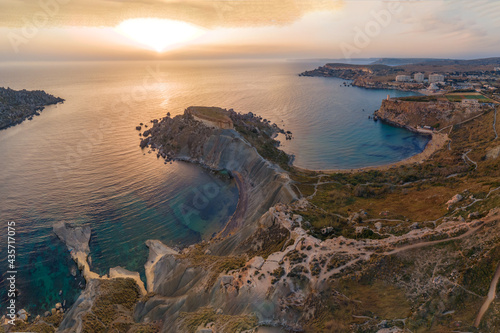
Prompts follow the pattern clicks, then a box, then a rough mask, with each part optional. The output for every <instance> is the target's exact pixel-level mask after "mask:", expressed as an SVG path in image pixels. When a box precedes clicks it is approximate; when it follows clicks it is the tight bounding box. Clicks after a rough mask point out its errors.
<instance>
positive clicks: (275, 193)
mask: <svg viewBox="0 0 500 333" xmlns="http://www.w3.org/2000/svg"><path fill="white" fill-rule="evenodd" d="M247 117H248V118H246V119H248V120H246V121H244V120H242V119H243V118H241V117H239V116H235V115H234V114H233V117H232V120H233V122H234V123H235V128H238V129H240V130H241V132H240V131H237V130H235V129H220V128H214V127H212V126H206V125H205V124H204V123H202V122H199V121H197V120H196V119H194V118H193V117H192V116H191V115H190V114H189V113H185V114H184V115H183V116H177V117H175V118H173V119H172V118H170V117H166V118H164V119H163V120H161V121H159V122H158V123H157V124H155V125H154V126H153V128H151V129H150V130H149V131H148V133H145V135H146V136H149V135H150V137H147V138H146V139H144V140H147V145H148V146H149V147H151V148H152V149H154V150H157V151H158V154H159V155H160V156H164V157H165V158H167V159H176V160H183V161H189V162H192V163H197V164H200V165H202V166H203V167H205V168H209V169H211V170H227V171H228V172H229V173H230V174H232V175H233V177H234V179H235V181H236V183H237V185H238V189H239V203H238V207H237V210H236V212H235V213H234V215H233V216H232V217H231V218H230V220H229V222H228V223H227V225H226V227H225V228H224V230H222V231H221V232H220V233H219V235H217V236H216V237H215V238H214V239H212V241H211V242H209V243H208V244H206V246H205V250H204V253H205V254H207V255H206V257H205V256H204V255H201V257H203V259H204V260H207V262H208V264H207V265H206V266H205V265H203V264H200V263H199V262H197V260H198V261H199V260H201V259H199V257H200V256H193V254H192V253H193V251H194V250H190V249H187V250H186V251H185V252H183V253H181V254H177V253H176V251H174V250H172V249H170V248H168V247H167V246H165V245H164V244H161V243H160V242H159V241H148V242H147V245H148V247H149V248H150V255H149V258H148V262H147V264H146V265H145V268H146V276H147V279H148V281H147V285H148V292H150V293H154V294H155V296H154V297H151V298H150V299H148V300H147V301H146V302H144V303H141V302H140V303H139V304H138V305H137V307H136V311H135V319H136V320H137V321H141V322H144V321H154V320H161V321H164V322H165V324H164V326H163V331H164V332H175V331H176V328H175V325H174V322H175V320H176V318H177V317H178V315H179V313H181V312H192V311H197V310H198V309H200V308H202V307H205V306H212V307H214V308H222V310H223V311H224V313H227V314H229V315H242V314H248V313H250V312H253V311H256V310H258V307H259V306H261V302H263V301H265V298H266V297H265V294H266V293H265V291H263V293H262V295H260V296H258V295H256V294H252V293H250V291H251V289H249V288H248V287H247V286H245V285H241V286H240V285H238V284H236V285H235V284H234V283H232V282H231V281H229V280H231V279H230V278H228V275H227V274H226V276H225V277H224V274H222V273H223V272H222V271H218V270H217V267H220V265H221V264H220V261H224V260H223V259H221V258H230V257H234V256H240V255H242V254H244V253H245V252H246V251H247V250H248V249H249V247H250V246H251V244H250V243H249V242H245V241H246V240H248V239H249V237H250V236H251V235H253V234H254V233H255V231H256V230H257V229H259V228H261V227H262V225H264V224H265V223H264V222H265V221H264V222H263V223H260V221H261V220H262V219H264V220H266V219H267V217H266V213H267V212H268V210H269V208H270V207H272V206H274V205H276V204H277V203H280V202H281V203H290V202H292V201H294V200H295V199H296V195H295V193H294V192H293V191H292V189H291V188H290V182H291V180H290V178H289V177H288V174H287V173H286V172H284V171H283V170H282V169H281V168H280V167H279V166H277V165H276V164H274V163H271V162H270V161H268V160H266V159H264V158H263V157H262V156H261V155H260V154H259V153H258V151H257V149H256V148H255V147H254V146H252V145H251V144H250V142H249V141H250V140H256V139H259V140H260V139H263V138H265V140H269V141H267V142H272V139H271V138H272V137H273V133H274V132H275V131H276V128H275V127H273V125H270V124H268V123H267V122H263V121H261V120H259V119H258V118H255V117H253V115H251V116H247ZM256 119H257V120H256ZM247 129H248V130H249V132H251V133H253V134H252V135H253V136H252V137H251V138H249V137H245V133H246V131H247ZM259 135H260V136H259ZM143 142H144V141H143ZM271 224H272V223H271ZM197 258H198V259H197ZM214 262H215V264H214ZM229 275H231V274H229ZM226 280H227V281H229V282H228V283H223V282H224V281H226ZM247 289H248V290H247ZM266 302H269V304H272V300H267V301H266ZM260 310H262V309H260ZM257 312H258V313H259V315H261V316H263V317H262V318H260V319H262V320H271V319H272V316H273V315H274V312H273V311H271V312H269V313H265V312H266V311H257ZM264 317H265V318H264Z"/></svg>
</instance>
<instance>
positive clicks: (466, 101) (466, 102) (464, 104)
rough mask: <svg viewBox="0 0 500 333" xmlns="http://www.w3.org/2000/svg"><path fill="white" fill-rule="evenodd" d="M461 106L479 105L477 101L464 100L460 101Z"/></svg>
mask: <svg viewBox="0 0 500 333" xmlns="http://www.w3.org/2000/svg"><path fill="white" fill-rule="evenodd" d="M462 105H463V106H474V105H475V106H477V105H479V101H478V100H477V99H464V100H462Z"/></svg>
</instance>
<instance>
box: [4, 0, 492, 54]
mask: <svg viewBox="0 0 500 333" xmlns="http://www.w3.org/2000/svg"><path fill="white" fill-rule="evenodd" d="M494 56H500V1H494V0H491V1H490V0H478V1H470V0H469V1H462V0H388V1H377V0H217V1H212V0H128V1H127V0H104V1H103V0H29V1H28V0H0V61H43V60H56V61H57V60H148V59H154V60H157V59H230V58H255V59H259V58H266V59H267V58H280V59H283V58H286V59H300V58H309V59H310V58H329V59H351V58H380V57H410V58H413V57H432V58H455V59H470V58H483V57H494Z"/></svg>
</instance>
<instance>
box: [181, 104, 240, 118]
mask: <svg viewBox="0 0 500 333" xmlns="http://www.w3.org/2000/svg"><path fill="white" fill-rule="evenodd" d="M189 110H190V111H191V112H193V114H194V115H197V116H200V117H202V118H208V119H211V120H221V121H231V119H229V116H228V112H227V111H226V110H224V109H222V108H218V107H208V106H191V107H189Z"/></svg>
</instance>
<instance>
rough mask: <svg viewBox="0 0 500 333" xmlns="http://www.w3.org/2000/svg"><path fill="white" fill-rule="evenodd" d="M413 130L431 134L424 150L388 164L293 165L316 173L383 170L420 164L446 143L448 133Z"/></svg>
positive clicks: (298, 168)
mask: <svg viewBox="0 0 500 333" xmlns="http://www.w3.org/2000/svg"><path fill="white" fill-rule="evenodd" d="M413 131H416V132H418V133H421V134H427V135H429V134H430V135H431V140H430V141H429V142H428V143H427V145H426V146H425V148H424V150H423V151H422V152H420V153H418V154H416V155H413V156H411V157H408V158H406V159H404V160H401V161H398V162H394V163H389V164H384V165H379V166H367V167H363V168H354V169H325V170H313V169H307V168H302V167H298V166H293V167H294V168H295V169H296V170H298V171H301V172H318V173H324V174H334V173H359V172H365V171H385V170H388V169H391V168H396V167H399V166H403V165H409V164H421V163H423V162H425V161H427V160H428V159H429V158H430V157H431V156H432V155H433V154H434V153H435V152H436V151H438V150H440V149H441V148H443V147H444V146H445V145H446V143H447V142H448V135H447V134H444V133H438V132H431V131H427V130H416V129H414V130H413Z"/></svg>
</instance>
